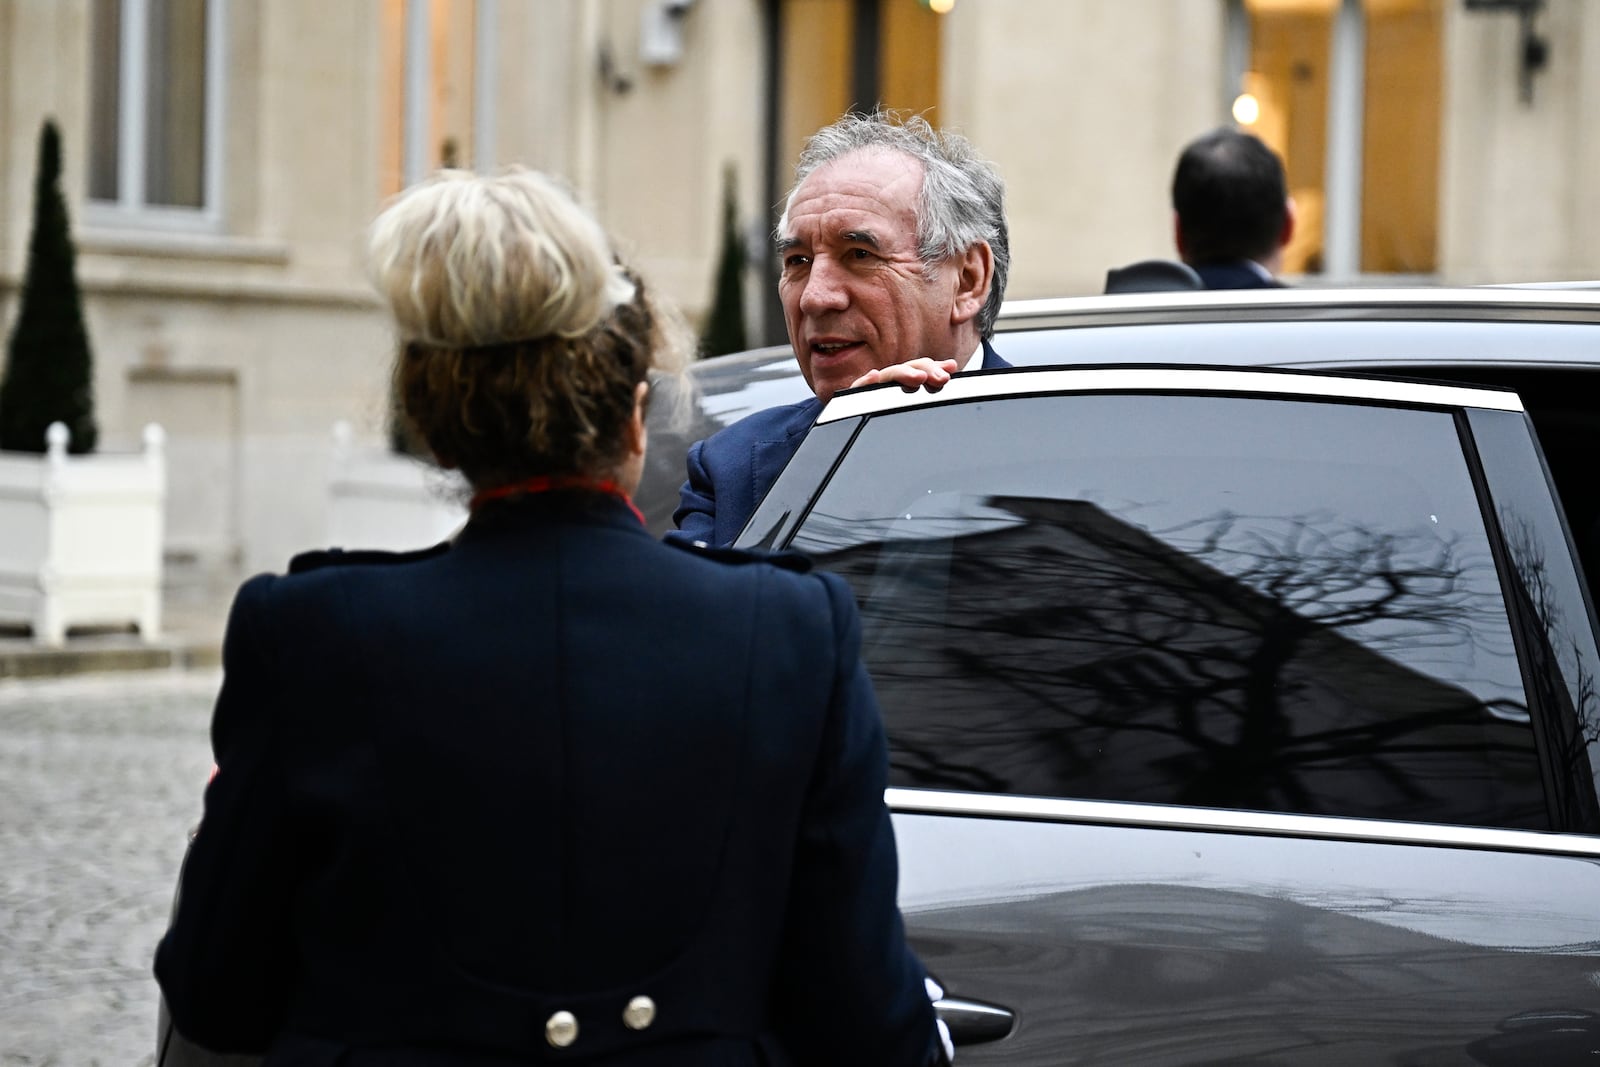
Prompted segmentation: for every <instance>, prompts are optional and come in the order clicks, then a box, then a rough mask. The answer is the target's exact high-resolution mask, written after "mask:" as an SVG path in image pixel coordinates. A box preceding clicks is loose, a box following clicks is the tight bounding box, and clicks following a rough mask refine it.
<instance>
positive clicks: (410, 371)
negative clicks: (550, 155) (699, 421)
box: [368, 168, 685, 489]
mask: <svg viewBox="0 0 1600 1067" xmlns="http://www.w3.org/2000/svg"><path fill="white" fill-rule="evenodd" d="M368 256H369V264H370V270H371V275H372V280H373V284H374V285H375V286H376V288H377V290H378V293H379V295H380V296H381V297H382V298H383V301H384V303H385V305H386V306H387V308H388V311H389V314H390V317H391V318H392V319H393V321H394V324H395V327H396V329H397V332H398V333H399V337H400V342H401V345H400V354H399V358H398V359H397V360H396V362H395V395H396V399H397V402H398V403H399V405H400V408H401V412H402V413H403V415H404V416H405V418H406V419H407V420H408V422H409V423H410V427H411V429H412V430H413V431H414V432H415V433H416V434H417V435H418V436H420V437H421V439H422V440H423V441H424V442H426V444H427V446H428V447H429V448H430V449H431V450H432V451H433V453H434V455H435V456H436V457H437V458H438V459H439V461H440V462H441V463H443V464H445V465H447V466H452V467H458V468H460V470H461V472H462V473H463V474H464V475H465V476H466V478H467V480H468V481H469V482H471V483H472V485H473V486H474V487H475V488H478V489H485V488H491V487H493V486H496V485H504V484H509V483H511V482H514V481H517V480H520V479H522V478H527V477H532V476H535V475H541V474H583V475H591V476H603V475H606V474H608V473H609V472H610V469H611V468H613V467H614V466H615V465H616V464H617V463H618V462H620V460H621V458H622V456H623V454H624V450H625V441H624V427H625V426H626V424H627V422H628V420H629V419H630V418H631V417H632V414H633V406H634V396H635V390H636V388H637V386H638V384H639V383H640V382H642V381H645V380H647V378H648V376H649V374H650V372H651V371H652V370H658V371H666V372H675V371H677V370H678V369H680V368H681V366H682V364H683V359H684V354H685V353H684V351H683V345H682V343H681V341H680V340H679V339H678V338H677V337H676V336H674V331H673V329H672V326H673V323H674V320H673V319H672V317H671V316H670V315H667V314H663V313H662V312H661V309H659V308H657V307H656V306H655V304H654V302H653V301H652V300H651V298H650V296H649V294H648V293H647V291H646V289H645V286H644V284H643V283H642V281H641V280H640V279H639V278H638V276H637V275H635V274H633V273H632V272H631V271H629V270H628V269H627V268H625V267H623V266H622V265H621V264H620V263H619V262H618V260H617V257H616V254H615V252H614V250H613V248H612V244H611V241H610V240H609V238H608V237H607V235H606V233H605V230H604V228H603V227H601V225H600V223H599V222H598V221H596V220H595V218H594V217H593V216H592V215H590V214H589V213H588V212H587V211H585V210H584V209H583V207H582V206H581V205H579V203H578V202H577V200H576V199H575V198H574V197H573V195H572V193H571V192H570V191H569V190H568V189H567V188H566V187H565V186H564V185H562V184H561V183H559V182H558V181H556V180H555V179H553V178H551V177H549V176H548V175H545V174H541V173H539V172H537V171H531V170H525V169H522V168H509V169H507V170H504V171H501V172H499V173H497V174H494V175H491V176H484V175H477V174H472V173H470V172H466V171H457V170H445V171H440V172H438V173H437V174H435V175H433V176H431V177H430V178H428V179H426V180H425V181H423V182H421V183H419V184H418V185H416V186H414V187H412V188H411V189H408V190H406V191H405V192H404V193H402V194H400V196H399V197H397V198H396V199H395V200H394V201H393V202H392V203H391V204H390V205H389V206H388V207H387V208H386V209H385V210H384V211H383V213H382V214H380V215H379V216H378V218H377V220H376V221H375V222H374V223H373V226H372V230H371V237H370V242H369V247H368Z"/></svg>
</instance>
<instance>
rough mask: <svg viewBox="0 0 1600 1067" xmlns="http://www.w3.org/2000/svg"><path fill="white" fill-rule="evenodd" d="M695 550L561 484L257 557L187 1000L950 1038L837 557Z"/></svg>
mask: <svg viewBox="0 0 1600 1067" xmlns="http://www.w3.org/2000/svg"><path fill="white" fill-rule="evenodd" d="M721 555H725V556H727V557H729V558H727V559H720V558H712V557H711V556H710V555H707V554H704V553H696V552H693V551H686V550H683V549H681V548H675V547H670V546H668V545H665V544H662V543H661V542H659V541H657V540H655V539H654V538H652V537H651V536H650V535H649V534H648V533H646V531H645V530H644V529H643V528H642V527H641V525H640V524H639V522H638V521H637V520H636V519H635V517H634V516H633V515H632V514H631V513H630V511H629V510H628V509H627V507H626V506H625V505H624V504H623V503H622V502H621V501H620V500H617V499H614V498H611V497H606V496H601V495H599V494H591V493H586V492H578V493H572V492H564V493H551V494H541V495H539V496H534V497H529V498H524V499H513V500H507V501H502V502H497V503H493V504H490V505H487V506H485V507H484V508H482V509H481V510H480V511H479V512H478V513H477V514H475V515H474V517H473V518H472V519H471V521H470V522H469V523H468V524H467V526H466V527H465V529H464V530H463V531H462V533H461V534H460V536H459V537H458V538H457V539H456V540H455V542H454V543H453V544H450V545H447V546H440V547H439V548H437V549H433V550H429V551H427V552H421V553H413V554H408V555H387V554H376V553H374V554H352V555H351V556H349V557H341V556H339V555H337V554H318V555H317V556H315V557H312V558H310V559H306V558H302V559H301V560H300V561H297V565H296V566H295V567H293V568H291V573H290V574H289V575H288V576H286V577H279V576H260V577H256V578H254V579H252V580H250V581H249V582H247V583H246V584H245V585H244V586H243V588H242V589H241V590H240V592H239V594H238V597H237V599H236V601H235V603H234V606H233V610H232V614H231V617H230V619H229V622H228V633H227V638H226V641H225V647H224V668H225V678H224V682H223V687H222V691H221V693H220V695H219V697H218V700H217V706H216V711H215V716H214V719H213V723H212V743H213V746H214V749H215V755H216V761H217V766H218V772H217V775H216V777H215V778H214V780H213V781H212V783H211V785H210V786H209V787H208V788H207V790H206V797H205V815H204V818H203V820H202V823H201V827H200V831H199V834H198V836H197V837H196V839H195V841H194V843H193V846H192V848H191V850H190V854H189V857H188V860H187V863H186V867H185V871H184V875H183V879H182V885H181V892H180V896H179V900H178V905H177V911H176V915H175V917H174V919H173V923H172V926H171V928H170V929H169V931H168V932H167V935H166V936H165V937H164V938H163V940H162V942H161V945H160V947H159V950H158V952H157V955H156V974H157V976H158V978H159V980H160V983H161V987H162V990H163V991H164V993H165V996H166V999H167V1003H168V1006H169V1007H170V1010H171V1013H172V1017H173V1019H174V1021H175V1022H176V1024H177V1028H178V1030H179V1031H180V1032H182V1033H183V1034H185V1035H186V1036H188V1037H189V1038H190V1039H192V1040H194V1041H196V1042H197V1043H199V1044H202V1045H206V1046H209V1047H214V1048H216V1049H218V1050H223V1051H229V1050H232V1051H250V1050H264V1049H270V1050H271V1051H270V1053H269V1054H268V1056H267V1063H268V1064H269V1065H272V1067H278V1065H288V1064H295V1065H299V1064H306V1065H311V1064H316V1065H332V1064H334V1063H338V1064H341V1065H344V1067H363V1065H367V1064H380V1063H381V1064H386V1065H388V1064H403V1065H406V1067H435V1065H443V1064H470V1065H482V1067H489V1065H494V1067H499V1065H502V1064H505V1065H508V1067H509V1065H510V1064H513V1063H528V1062H552V1063H553V1062H562V1061H572V1062H581V1063H589V1062H603V1063H605V1064H619V1065H622V1064H626V1065H636V1064H637V1065H662V1067H667V1065H678V1064H683V1065H688V1064H695V1065H701V1064H728V1065H742V1064H758V1063H774V1064H777V1063H789V1062H795V1063H818V1064H822V1063H827V1064H872V1065H894V1064H908V1065H913V1064H916V1065H920V1064H924V1063H932V1062H937V1061H938V1060H939V1059H941V1058H942V1052H941V1051H940V1050H939V1049H938V1041H937V1037H936V1031H935V1026H934V1018H933V1013H932V1007H931V1005H930V1004H929V1003H928V1000H927V995H926V993H925V991H924V987H923V971H922V968H921V965H920V964H919V963H918V961H917V960H916V958H915V957H914V956H913V955H912V953H911V952H910V950H909V948H908V947H907V945H906V943H905V939H904V932H903V928H902V924H901V920H900V916H899V913H898V911H897V910H896V906H895V889H896V876H897V870H896V859H895V847H894V838H893V831H892V828H891V825H890V820H889V815H888V812H887V810H886V809H885V807H884V803H883V789H884V783H885V775H886V754H885V746H884V737H883V731H882V725H881V722H880V720H879V717H878V709H877V705H876V702H875V699H874V697H873V694H872V689H871V685H870V683H869V681H868V678H867V675H866V673H865V671H864V670H863V668H862V666H861V663H860V661H859V659H858V658H857V656H858V646H859V639H860V638H859V622H858V619H857V615H856V609H855V605H854V602H853V600H852V599H851V595H850V592H849V589H848V588H847V587H846V586H845V585H844V583H843V582H842V581H840V580H839V579H837V578H834V577H832V576H830V575H824V574H809V573H801V572H799V569H798V568H800V567H803V565H802V564H793V565H792V566H793V567H795V568H796V569H787V568H786V567H784V566H780V565H777V564H775V563H771V562H760V561H754V560H753V558H751V557H745V556H744V555H743V554H737V555H736V554H733V553H724V554H721ZM641 995H643V996H648V997H650V998H651V1000H652V1001H653V1002H654V1004H655V1006H656V1016H655V1019H654V1021H653V1022H652V1023H651V1025H650V1026H648V1027H647V1028H646V1029H643V1030H633V1029H629V1028H628V1027H626V1026H624V1025H623V1018H622V1016H623V1009H624V1007H625V1006H626V1005H627V1004H628V1003H629V1002H630V1000H632V999H633V998H635V997H637V996H641ZM559 1011H569V1012H571V1013H572V1014H573V1016H574V1017H575V1019H576V1021H577V1024H578V1037H577V1039H576V1041H574V1042H573V1043H572V1044H571V1045H570V1046H569V1047H567V1048H564V1049H558V1048H555V1047H552V1045H551V1044H550V1043H549V1042H548V1041H547V1039H546V1024H547V1021H548V1020H549V1019H550V1017H551V1016H552V1015H553V1014H554V1013H556V1012H559Z"/></svg>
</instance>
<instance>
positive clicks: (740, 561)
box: [662, 538, 811, 574]
mask: <svg viewBox="0 0 1600 1067" xmlns="http://www.w3.org/2000/svg"><path fill="white" fill-rule="evenodd" d="M662 543H663V544H666V545H670V546H671V547H673V548H675V549H677V550H679V551H680V552H687V553H689V554H690V555H693V556H698V557H700V558H702V559H709V560H715V561H716V562H718V563H727V564H732V565H734V566H745V565H749V564H752V563H766V564H769V565H771V566H774V567H777V568H779V569H781V570H786V571H792V572H793V573H795V574H809V573H811V557H809V556H807V555H805V554H803V553H800V552H790V551H782V552H769V551H766V550H763V549H753V548H714V547H712V546H711V545H708V544H706V543H705V542H704V541H689V540H686V539H683V538H668V539H667V540H665V541H663V542H662Z"/></svg>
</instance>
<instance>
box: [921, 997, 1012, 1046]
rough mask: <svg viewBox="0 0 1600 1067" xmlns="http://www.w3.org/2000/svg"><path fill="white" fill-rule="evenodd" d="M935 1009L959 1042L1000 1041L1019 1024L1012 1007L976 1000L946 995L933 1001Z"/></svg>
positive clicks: (953, 1039) (972, 1043)
mask: <svg viewBox="0 0 1600 1067" xmlns="http://www.w3.org/2000/svg"><path fill="white" fill-rule="evenodd" d="M933 1010H934V1011H935V1012H937V1013H938V1015H939V1018H941V1019H943V1020H944V1024H945V1025H946V1026H948V1027H949V1028H950V1040H951V1042H953V1043H954V1044H957V1045H980V1044H982V1043H983V1042H985V1041H999V1040H1000V1039H1001V1038H1002V1037H1005V1036H1006V1035H1007V1034H1009V1033H1011V1031H1012V1030H1013V1029H1014V1028H1015V1027H1016V1025H1017V1016H1016V1014H1015V1013H1014V1012H1012V1011H1011V1010H1010V1009H1009V1008H1002V1007H1000V1005H998V1004H985V1003H983V1002H982V1001H977V1000H963V999H961V998H960V997H945V998H944V999H943V1000H936V1001H934V1002H933Z"/></svg>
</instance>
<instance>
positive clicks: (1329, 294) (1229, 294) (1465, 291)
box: [997, 285, 1600, 325]
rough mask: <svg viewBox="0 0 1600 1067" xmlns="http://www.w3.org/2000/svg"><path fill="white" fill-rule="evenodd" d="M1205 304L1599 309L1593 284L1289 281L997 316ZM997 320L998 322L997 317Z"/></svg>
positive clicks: (1026, 308) (1068, 301)
mask: <svg viewBox="0 0 1600 1067" xmlns="http://www.w3.org/2000/svg"><path fill="white" fill-rule="evenodd" d="M1158 308H1159V309H1174V310H1177V309H1189V310H1206V309H1218V308H1252V309H1254V308H1282V309H1284V310H1291V309H1300V310H1302V311H1303V310H1328V309H1332V310H1338V311H1355V310H1361V309H1376V308H1392V309H1407V310H1415V311H1427V310H1429V309H1449V308H1465V309H1472V310H1475V311H1477V312H1480V313H1481V312H1484V311H1487V310H1491V309H1500V310H1503V311H1526V310H1532V309H1541V308H1542V309H1551V310H1557V311H1600V293H1597V292H1596V290H1594V289H1582V288H1567V289H1546V288H1527V289H1517V288H1509V287H1498V286H1496V287H1480V288H1467V287H1460V286H1456V287H1450V286H1426V285H1425V286H1412V287H1399V286H1377V287H1371V288H1367V287H1351V288H1333V287H1323V288H1316V287H1292V286H1291V287H1287V288H1283V289H1202V290H1173V291H1170V292H1160V293H1138V294H1118V295H1114V296H1106V295H1103V294H1102V295H1087V296H1066V297H1046V298H1043V299H1035V300H1007V301H1005V302H1004V303H1003V304H1002V305H1001V307H1000V315H999V318H1000V319H1004V320H1009V321H1011V322H1013V323H1019V322H1026V321H1027V320H1036V319H1055V318H1061V317H1064V318H1069V319H1070V318H1071V317H1072V316H1073V315H1074V314H1083V313H1089V314H1092V313H1096V312H1123V313H1127V312H1135V313H1136V312H1138V311H1140V310H1152V309H1158ZM997 325H998V322H997Z"/></svg>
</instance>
